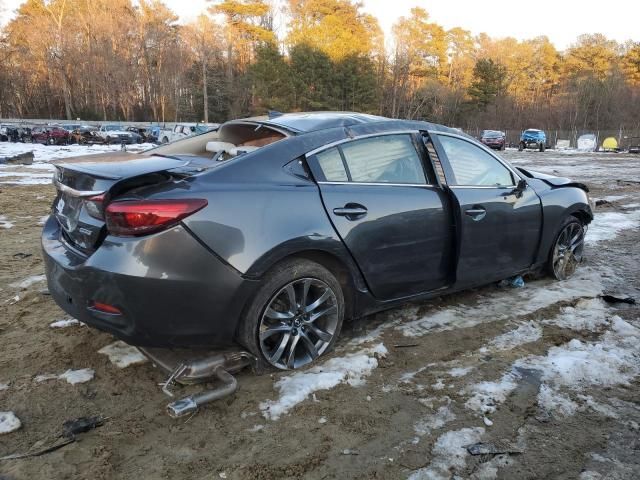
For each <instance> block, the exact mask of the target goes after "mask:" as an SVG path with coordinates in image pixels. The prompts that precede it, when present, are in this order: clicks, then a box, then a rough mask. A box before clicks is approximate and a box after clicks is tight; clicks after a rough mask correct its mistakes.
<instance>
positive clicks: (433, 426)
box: [412, 397, 456, 444]
mask: <svg viewBox="0 0 640 480" xmlns="http://www.w3.org/2000/svg"><path fill="white" fill-rule="evenodd" d="M447 398H448V397H447ZM455 419H456V415H455V413H453V412H452V411H451V409H450V408H449V405H443V406H441V407H440V408H438V410H437V411H436V412H435V413H433V414H431V415H428V416H426V417H425V418H423V419H422V420H420V421H418V422H417V423H416V424H415V425H414V426H413V430H414V431H415V432H416V435H418V436H417V437H416V438H415V439H414V440H413V442H412V443H413V444H417V443H418V442H419V441H420V437H424V436H425V435H429V434H430V433H431V432H432V431H433V430H437V429H439V428H442V427H443V426H444V425H445V424H447V423H449V422H452V421H454V420H455Z"/></svg>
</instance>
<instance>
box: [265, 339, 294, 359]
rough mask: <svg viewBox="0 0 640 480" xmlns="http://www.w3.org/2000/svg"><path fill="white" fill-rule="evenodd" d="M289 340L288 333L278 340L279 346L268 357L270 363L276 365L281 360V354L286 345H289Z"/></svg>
mask: <svg viewBox="0 0 640 480" xmlns="http://www.w3.org/2000/svg"><path fill="white" fill-rule="evenodd" d="M290 338H291V334H290V333H289V332H287V333H285V334H284V335H283V336H282V340H280V344H279V345H278V348H277V349H276V351H275V352H274V353H273V355H271V357H270V359H271V362H272V363H276V362H279V361H280V359H281V358H282V354H283V353H284V351H285V349H286V348H287V344H288V343H289V339H290Z"/></svg>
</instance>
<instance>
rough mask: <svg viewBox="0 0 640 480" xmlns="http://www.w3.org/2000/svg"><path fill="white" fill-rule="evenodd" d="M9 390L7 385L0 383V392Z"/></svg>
mask: <svg viewBox="0 0 640 480" xmlns="http://www.w3.org/2000/svg"><path fill="white" fill-rule="evenodd" d="M7 388H9V384H8V383H0V392H1V391H3V390H6V389H7Z"/></svg>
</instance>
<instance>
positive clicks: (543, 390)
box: [538, 384, 579, 417]
mask: <svg viewBox="0 0 640 480" xmlns="http://www.w3.org/2000/svg"><path fill="white" fill-rule="evenodd" d="M538 406H539V407H541V408H542V409H543V410H546V411H547V412H553V413H558V414H560V415H562V416H564V417H568V416H571V415H573V414H574V413H576V411H577V410H578V408H579V405H578V404H577V403H576V402H574V401H573V400H571V399H570V398H569V397H568V396H566V395H564V394H562V393H560V392H558V391H557V390H554V389H553V388H551V387H549V386H548V385H544V384H542V385H540V392H539V393H538Z"/></svg>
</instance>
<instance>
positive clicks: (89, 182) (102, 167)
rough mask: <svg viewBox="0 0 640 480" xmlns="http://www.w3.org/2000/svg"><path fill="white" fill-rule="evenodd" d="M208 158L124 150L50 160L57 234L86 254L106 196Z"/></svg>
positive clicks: (98, 238) (196, 168)
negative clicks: (58, 226) (52, 169)
mask: <svg viewBox="0 0 640 480" xmlns="http://www.w3.org/2000/svg"><path fill="white" fill-rule="evenodd" d="M211 163H213V162H210V161H209V160H207V159H204V158H199V157H189V156H170V157H168V156H158V155H151V156H141V155H139V154H133V153H126V152H118V153H111V154H105V155H95V156H87V157H79V158H75V159H74V160H73V161H71V162H68V161H66V162H57V163H55V167H56V172H55V174H54V179H53V183H54V185H55V186H56V188H57V195H56V199H55V200H54V203H53V206H52V214H53V215H54V216H55V218H56V219H57V220H58V223H59V224H60V226H61V228H62V237H63V238H62V239H63V240H64V241H66V243H67V244H68V245H69V246H71V247H73V248H74V249H76V250H79V251H80V252H82V253H84V254H86V255H89V254H91V253H92V252H93V251H95V249H96V248H97V247H98V246H99V245H100V243H101V242H102V240H103V239H104V237H105V236H106V233H107V232H106V228H105V221H104V214H103V212H104V210H103V208H104V207H105V206H106V204H107V203H108V202H109V201H110V200H111V199H112V198H114V197H115V196H117V195H119V194H121V193H123V192H125V191H128V190H130V189H132V188H136V187H140V186H144V185H151V184H157V183H159V182H162V181H167V180H169V179H170V178H171V176H172V173H175V174H177V175H180V176H183V177H184V176H188V175H191V174H193V173H196V172H200V171H202V170H203V169H205V168H206V167H208V166H210V165H211ZM170 172H172V173H170Z"/></svg>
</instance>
